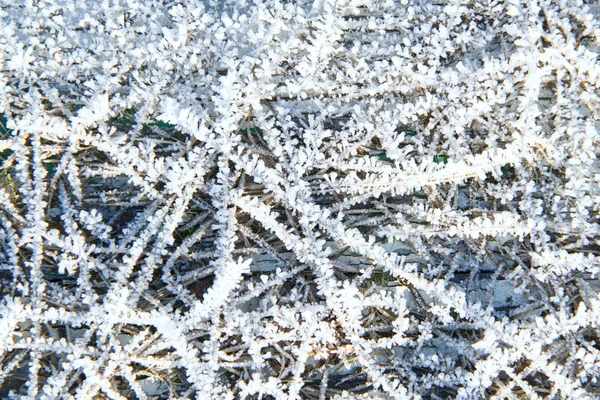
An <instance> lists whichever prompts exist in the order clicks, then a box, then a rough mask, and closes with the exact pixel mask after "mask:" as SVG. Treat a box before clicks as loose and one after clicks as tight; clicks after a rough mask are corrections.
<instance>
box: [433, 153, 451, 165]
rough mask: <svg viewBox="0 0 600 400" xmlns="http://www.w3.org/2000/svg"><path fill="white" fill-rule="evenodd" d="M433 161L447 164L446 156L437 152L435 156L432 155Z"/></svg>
mask: <svg viewBox="0 0 600 400" xmlns="http://www.w3.org/2000/svg"><path fill="white" fill-rule="evenodd" d="M433 161H435V162H436V163H438V164H439V163H444V164H448V157H447V156H446V155H444V154H438V155H436V156H433Z"/></svg>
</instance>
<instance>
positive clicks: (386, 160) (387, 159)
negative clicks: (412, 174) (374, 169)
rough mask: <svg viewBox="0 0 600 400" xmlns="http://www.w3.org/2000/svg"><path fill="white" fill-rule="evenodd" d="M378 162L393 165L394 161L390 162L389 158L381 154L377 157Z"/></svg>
mask: <svg viewBox="0 0 600 400" xmlns="http://www.w3.org/2000/svg"><path fill="white" fill-rule="evenodd" d="M379 160H381V161H385V162H389V163H393V162H394V160H392V159H391V158H389V157H388V156H386V155H385V154H381V155H380V156H379Z"/></svg>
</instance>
